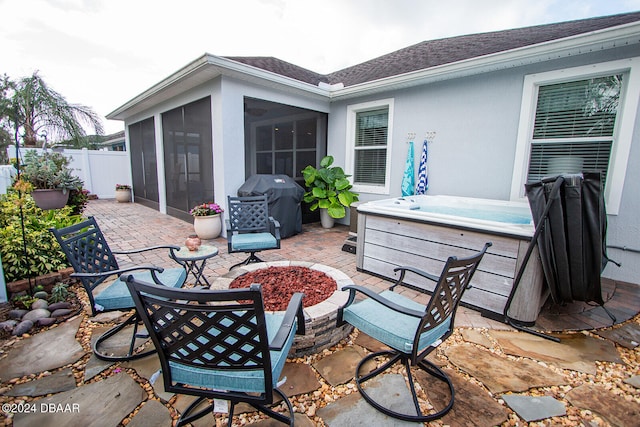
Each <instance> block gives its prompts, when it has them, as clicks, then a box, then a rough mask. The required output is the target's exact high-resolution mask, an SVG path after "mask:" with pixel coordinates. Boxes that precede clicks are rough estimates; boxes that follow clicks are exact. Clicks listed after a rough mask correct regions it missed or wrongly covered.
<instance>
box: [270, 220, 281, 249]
mask: <svg viewBox="0 0 640 427" xmlns="http://www.w3.org/2000/svg"><path fill="white" fill-rule="evenodd" d="M269 228H270V229H271V230H270V231H271V234H273V235H274V237H275V238H276V240H277V241H278V244H280V222H279V221H278V220H277V219H275V218H274V217H272V216H270V217H269Z"/></svg>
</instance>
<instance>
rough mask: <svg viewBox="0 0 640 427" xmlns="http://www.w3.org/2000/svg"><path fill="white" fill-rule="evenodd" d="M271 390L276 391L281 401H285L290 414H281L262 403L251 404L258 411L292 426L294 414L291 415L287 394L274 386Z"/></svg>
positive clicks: (291, 408) (291, 410) (291, 409)
mask: <svg viewBox="0 0 640 427" xmlns="http://www.w3.org/2000/svg"><path fill="white" fill-rule="evenodd" d="M273 391H274V392H276V393H278V394H279V395H280V397H281V398H282V401H283V402H284V403H285V405H287V410H288V411H289V415H290V416H289V417H287V416H285V415H283V414H281V413H280V412H276V411H274V410H273V409H271V408H269V407H267V406H264V405H258V404H251V406H253V407H254V408H256V409H257V410H258V411H260V412H262V413H264V414H266V415H268V416H270V417H271V418H273V419H275V420H278V421H280V422H281V423H285V424H288V425H289V426H291V427H293V421H294V416H293V406H291V401H290V400H289V398H288V397H287V395H286V394H284V393H283V392H282V390H280V389H279V388H277V387H276V388H274V389H273Z"/></svg>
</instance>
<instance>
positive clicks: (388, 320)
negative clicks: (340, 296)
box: [343, 291, 451, 354]
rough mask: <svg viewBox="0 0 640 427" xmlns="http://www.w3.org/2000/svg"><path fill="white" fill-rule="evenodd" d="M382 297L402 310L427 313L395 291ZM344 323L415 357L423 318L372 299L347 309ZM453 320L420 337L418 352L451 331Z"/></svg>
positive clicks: (422, 306) (387, 292) (423, 307)
mask: <svg viewBox="0 0 640 427" xmlns="http://www.w3.org/2000/svg"><path fill="white" fill-rule="evenodd" d="M380 296H382V297H384V298H386V299H387V300H389V301H392V302H394V303H396V304H398V305H400V306H403V307H406V308H409V309H412V310H418V311H422V312H424V311H425V310H426V307H425V306H424V305H422V304H419V303H417V302H415V301H413V300H410V299H409V298H406V297H403V296H402V295H400V294H397V293H395V292H393V291H383V292H381V293H380ZM343 319H344V320H346V321H347V322H349V323H350V324H351V325H353V326H355V327H356V328H358V329H359V330H360V331H362V332H364V333H365V334H367V335H369V336H370V337H372V338H375V339H376V340H378V341H380V342H383V343H385V344H386V345H388V346H389V347H391V348H393V349H395V350H397V351H400V352H402V353H405V354H409V353H411V351H412V349H413V340H414V338H415V335H416V331H417V329H418V325H419V324H420V320H421V319H420V318H417V317H412V316H407V315H406V314H402V313H398V312H397V311H395V310H392V309H390V308H388V307H385V306H384V305H382V304H379V303H378V302H376V301H375V300H373V299H371V298H367V299H365V300H363V301H360V302H357V303H355V304H352V305H350V306H349V307H347V308H345V309H344V312H343ZM450 323H451V317H449V318H448V319H446V320H445V321H444V322H442V323H441V324H439V325H438V326H436V327H435V328H433V329H431V330H430V331H428V332H424V333H423V334H422V335H420V340H419V343H418V351H422V350H423V349H425V348H427V347H428V346H430V345H431V344H433V343H434V342H435V341H437V340H438V339H439V338H440V337H442V335H444V334H445V333H446V332H447V330H448V329H449V324H450Z"/></svg>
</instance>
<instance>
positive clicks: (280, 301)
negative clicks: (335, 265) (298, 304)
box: [229, 266, 337, 311]
mask: <svg viewBox="0 0 640 427" xmlns="http://www.w3.org/2000/svg"><path fill="white" fill-rule="evenodd" d="M252 283H259V284H261V285H262V296H263V299H264V308H265V310H268V311H283V310H286V309H287V304H288V303H289V300H290V299H291V295H293V294H294V292H303V293H304V298H303V299H302V304H303V306H304V307H311V306H312V305H316V304H318V303H319V302H322V301H324V300H326V299H327V298H329V297H330V296H331V295H332V294H333V292H334V291H335V290H336V289H337V285H336V281H335V280H333V279H332V278H331V277H329V276H327V275H326V274H325V273H323V272H322V271H318V270H312V269H310V268H308V267H295V266H292V267H268V268H263V269H261V270H256V271H252V272H250V273H246V274H243V275H242V276H239V277H236V278H235V279H234V280H233V281H232V282H231V284H230V285H229V288H232V289H234V288H248V287H249V286H251V284H252Z"/></svg>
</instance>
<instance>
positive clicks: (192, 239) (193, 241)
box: [184, 234, 202, 252]
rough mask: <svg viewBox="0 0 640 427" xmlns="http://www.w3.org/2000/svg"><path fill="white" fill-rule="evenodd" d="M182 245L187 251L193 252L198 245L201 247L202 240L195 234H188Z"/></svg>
mask: <svg viewBox="0 0 640 427" xmlns="http://www.w3.org/2000/svg"><path fill="white" fill-rule="evenodd" d="M184 245H185V246H186V247H187V249H189V250H190V251H192V252H194V251H197V250H198V248H199V247H200V245H202V240H200V238H199V237H198V235H197V234H190V235H189V237H187V240H185V242H184Z"/></svg>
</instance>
